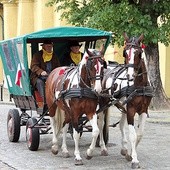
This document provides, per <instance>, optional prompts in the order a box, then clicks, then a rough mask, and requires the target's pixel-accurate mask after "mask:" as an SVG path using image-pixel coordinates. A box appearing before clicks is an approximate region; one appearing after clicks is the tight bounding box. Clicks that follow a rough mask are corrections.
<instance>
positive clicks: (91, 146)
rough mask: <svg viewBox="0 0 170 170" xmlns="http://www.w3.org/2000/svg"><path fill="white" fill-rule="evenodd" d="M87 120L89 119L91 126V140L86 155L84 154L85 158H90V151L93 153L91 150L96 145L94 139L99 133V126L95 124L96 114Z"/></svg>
mask: <svg viewBox="0 0 170 170" xmlns="http://www.w3.org/2000/svg"><path fill="white" fill-rule="evenodd" d="M89 121H90V124H91V126H92V142H91V145H90V147H89V148H88V150H87V156H86V158H87V159H91V158H92V153H93V150H94V148H95V146H96V140H97V137H98V135H99V128H98V125H97V114H94V115H93V117H92V119H91V120H89Z"/></svg>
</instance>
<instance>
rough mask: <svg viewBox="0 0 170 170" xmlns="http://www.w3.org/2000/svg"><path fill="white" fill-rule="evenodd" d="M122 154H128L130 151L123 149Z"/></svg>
mask: <svg viewBox="0 0 170 170" xmlns="http://www.w3.org/2000/svg"><path fill="white" fill-rule="evenodd" d="M120 153H121V155H123V156H126V155H127V154H128V151H127V150H126V149H121V152H120Z"/></svg>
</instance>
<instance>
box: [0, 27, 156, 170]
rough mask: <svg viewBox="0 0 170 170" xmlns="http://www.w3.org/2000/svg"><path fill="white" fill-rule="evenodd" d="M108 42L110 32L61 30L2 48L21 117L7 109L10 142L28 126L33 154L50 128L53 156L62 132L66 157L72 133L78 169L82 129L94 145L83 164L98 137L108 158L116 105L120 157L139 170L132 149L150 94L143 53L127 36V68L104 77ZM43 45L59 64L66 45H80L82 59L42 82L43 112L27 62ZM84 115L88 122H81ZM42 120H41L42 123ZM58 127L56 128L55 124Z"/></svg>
mask: <svg viewBox="0 0 170 170" xmlns="http://www.w3.org/2000/svg"><path fill="white" fill-rule="evenodd" d="M111 36H112V34H111V33H110V32H105V31H100V30H96V29H91V28H82V27H59V28H52V29H47V30H43V31H39V32H34V33H31V34H27V35H24V36H21V37H17V38H13V39H10V40H5V41H2V42H1V43H0V54H1V58H2V62H3V65H4V71H5V75H6V80H7V84H8V89H9V92H10V94H11V96H12V98H13V100H14V102H15V105H16V107H17V108H20V111H21V114H19V111H18V110H17V109H11V110H9V113H8V119H7V127H8V128H7V130H8V137H9V140H10V141H11V142H17V141H18V140H19V136H20V127H21V126H24V125H26V141H27V146H28V148H29V149H30V150H37V149H38V146H39V140H40V134H44V133H48V132H49V130H50V129H51V128H52V131H53V140H52V143H53V145H52V152H53V153H54V154H57V153H58V135H59V132H60V130H61V128H63V127H64V128H63V129H64V130H63V144H62V150H63V153H64V154H65V157H67V156H68V150H67V146H66V135H65V134H66V132H68V131H71V132H72V133H73V138H74V141H75V152H74V155H75V164H76V165H81V164H82V158H81V157H80V152H79V148H78V141H79V137H80V135H81V134H82V133H83V132H84V128H86V129H87V131H91V132H92V143H91V145H90V147H89V148H88V150H87V159H90V158H91V157H92V152H93V150H94V147H95V145H96V141H97V137H98V135H99V133H100V142H99V145H100V147H101V154H102V155H107V149H106V146H105V144H106V143H107V141H108V124H107V110H108V108H109V107H110V106H111V105H115V106H116V107H118V108H119V109H120V110H121V111H122V118H121V120H120V130H121V134H122V149H121V154H122V155H124V156H125V157H126V159H128V160H130V161H131V162H132V168H137V167H139V161H138V159H137V153H136V146H137V144H138V143H139V142H140V140H141V138H142V135H143V131H144V124H145V121H146V117H147V112H148V106H149V103H150V101H151V98H152V92H153V89H152V87H151V86H150V82H149V80H148V77H147V67H146V64H145V62H146V58H145V57H144V55H143V49H142V47H141V41H142V40H143V35H141V36H140V37H133V38H129V37H128V36H127V35H126V34H125V35H124V38H125V41H126V46H125V51H124V57H125V64H118V63H111V64H110V65H108V68H107V70H106V71H104V64H103V58H102V57H103V54H104V52H105V50H106V48H107V46H108V44H109V42H110V40H111ZM46 39H51V40H52V41H53V42H54V51H55V53H56V54H57V56H58V57H59V59H61V57H62V56H63V53H64V52H65V51H66V50H67V48H68V42H69V41H70V40H76V41H78V42H81V43H82V44H83V46H82V47H84V50H83V52H84V56H83V58H82V61H81V62H80V64H79V65H78V66H77V67H71V68H70V67H59V68H56V69H55V70H54V71H53V72H52V73H51V74H50V75H49V77H48V79H47V82H46V95H48V97H47V104H48V110H47V111H44V110H43V108H44V107H43V105H42V104H41V100H39V99H38V97H37V95H35V93H34V91H32V88H31V85H30V79H29V61H28V58H29V57H28V56H30V58H31V57H32V55H33V54H34V53H35V52H36V51H37V50H38V49H39V45H40V43H42V42H43V40H46ZM101 46H103V47H104V48H103V49H102V50H96V49H99V48H100V47H101ZM30 47H31V48H30ZM125 105H126V106H125ZM30 110H31V111H32V110H34V111H36V112H37V113H39V115H40V116H38V118H37V117H32V114H31V115H30V114H28V113H27V111H30ZM136 112H137V113H138V114H139V124H138V126H137V127H138V133H136V131H135V127H134V116H135V113H136ZM47 113H48V114H49V115H50V121H49V119H48V118H47V119H45V118H44V117H45V115H46V114H47ZM84 113H85V115H86V116H85V117H82V115H83V114H84ZM63 115H64V116H63ZM42 119H44V120H43V123H42V121H41V120H42ZM97 119H98V120H97ZM126 120H127V122H128V126H129V137H130V144H131V149H132V150H131V153H130V154H129V153H128V148H127V138H126V134H125V124H126ZM56 121H58V122H57V123H56ZM88 121H89V122H90V123H91V127H89V126H85V125H86V123H87V122H88ZM50 122H51V124H50ZM70 122H71V123H70ZM56 125H57V126H58V127H57V126H56ZM70 125H71V126H70ZM99 129H100V130H99Z"/></svg>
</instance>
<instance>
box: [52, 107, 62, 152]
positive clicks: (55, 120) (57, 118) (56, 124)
mask: <svg viewBox="0 0 170 170" xmlns="http://www.w3.org/2000/svg"><path fill="white" fill-rule="evenodd" d="M64 119H65V113H64V111H63V110H61V109H60V108H59V107H57V108H56V111H55V115H54V116H53V117H50V123H51V129H52V132H53V135H52V144H53V145H52V147H51V151H52V153H53V154H55V155H56V154H58V137H59V135H60V131H61V129H62V128H63V123H64Z"/></svg>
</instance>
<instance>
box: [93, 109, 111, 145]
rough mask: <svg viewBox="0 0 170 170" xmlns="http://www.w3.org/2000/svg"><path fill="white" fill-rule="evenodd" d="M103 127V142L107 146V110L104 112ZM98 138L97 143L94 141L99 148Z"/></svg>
mask: <svg viewBox="0 0 170 170" xmlns="http://www.w3.org/2000/svg"><path fill="white" fill-rule="evenodd" d="M104 115H105V116H104V127H103V138H104V142H105V144H106V145H107V143H108V140H109V125H108V121H109V118H108V113H107V109H106V110H104ZM99 144H100V137H99V136H98V138H97V141H96V146H97V147H99V146H100V145H99Z"/></svg>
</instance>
